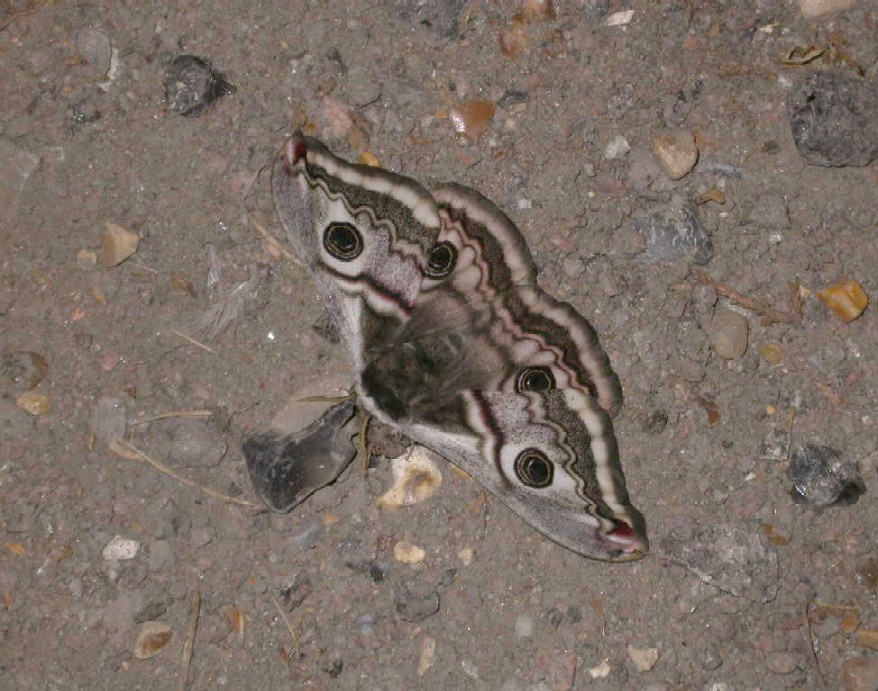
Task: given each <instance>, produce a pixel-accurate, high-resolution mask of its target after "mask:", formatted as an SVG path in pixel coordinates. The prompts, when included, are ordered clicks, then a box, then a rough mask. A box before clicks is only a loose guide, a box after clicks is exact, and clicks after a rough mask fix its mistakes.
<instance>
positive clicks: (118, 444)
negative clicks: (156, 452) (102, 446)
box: [107, 438, 142, 461]
mask: <svg viewBox="0 0 878 691" xmlns="http://www.w3.org/2000/svg"><path fill="white" fill-rule="evenodd" d="M107 448H108V449H109V450H110V451H111V452H112V453H114V454H116V455H117V456H118V457H119V458H124V459H126V460H129V461H139V460H140V459H141V458H142V456H141V455H140V454H139V453H137V451H134V450H132V448H133V447H130V446H128V444H126V443H125V442H124V441H123V440H121V439H118V438H117V439H113V440H112V441H111V442H110V443H109V444H107Z"/></svg>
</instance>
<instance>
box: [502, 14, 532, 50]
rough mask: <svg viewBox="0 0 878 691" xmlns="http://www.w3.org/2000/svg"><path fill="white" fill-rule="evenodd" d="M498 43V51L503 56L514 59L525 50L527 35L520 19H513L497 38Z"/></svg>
mask: <svg viewBox="0 0 878 691" xmlns="http://www.w3.org/2000/svg"><path fill="white" fill-rule="evenodd" d="M497 40H498V41H499V42H500V50H502V51H503V55H505V56H507V57H510V58H516V57H518V56H519V55H521V53H523V52H524V51H525V50H526V49H527V33H526V32H525V28H524V22H522V21H521V19H520V18H514V19H513V20H512V21H511V22H509V24H507V25H506V27H505V28H504V29H503V30H502V31H500V34H499V35H498V36H497Z"/></svg>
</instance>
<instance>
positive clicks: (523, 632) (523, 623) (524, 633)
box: [515, 614, 534, 638]
mask: <svg viewBox="0 0 878 691" xmlns="http://www.w3.org/2000/svg"><path fill="white" fill-rule="evenodd" d="M515 635H516V636H517V637H518V638H531V637H532V636H533V635H534V621H533V619H532V618H531V617H529V616H528V615H527V614H519V615H518V616H517V617H516V618H515Z"/></svg>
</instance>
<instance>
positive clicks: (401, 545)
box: [393, 540, 427, 564]
mask: <svg viewBox="0 0 878 691" xmlns="http://www.w3.org/2000/svg"><path fill="white" fill-rule="evenodd" d="M426 556H427V553H426V552H425V551H424V550H422V549H421V548H420V547H416V546H415V545H413V544H412V543H410V542H407V541H406V540H400V541H399V542H397V543H396V544H395V545H394V546H393V557H394V559H396V560H397V561H401V562H402V563H403V564H420V563H421V562H422V561H424V557H426Z"/></svg>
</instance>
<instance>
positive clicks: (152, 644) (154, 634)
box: [133, 621, 174, 660]
mask: <svg viewBox="0 0 878 691" xmlns="http://www.w3.org/2000/svg"><path fill="white" fill-rule="evenodd" d="M173 637H174V632H173V631H172V630H171V627H170V626H168V625H167V624H163V623H162V622H160V621H145V622H143V624H141V626H140V631H139V632H138V633H137V640H136V641H135V642H134V651H133V652H134V657H136V658H137V659H138V660H148V659H149V658H151V657H155V656H156V655H158V654H159V653H160V652H161V651H162V650H164V649H165V648H166V647H167V645H168V643H170V642H171V639H172V638H173Z"/></svg>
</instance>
